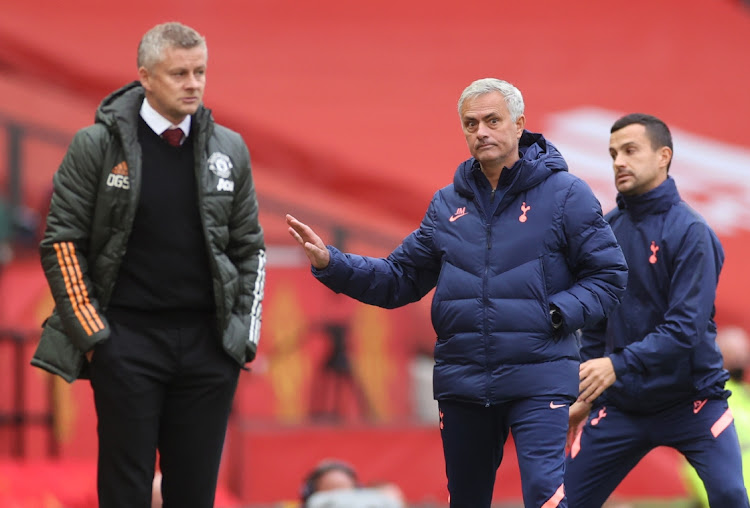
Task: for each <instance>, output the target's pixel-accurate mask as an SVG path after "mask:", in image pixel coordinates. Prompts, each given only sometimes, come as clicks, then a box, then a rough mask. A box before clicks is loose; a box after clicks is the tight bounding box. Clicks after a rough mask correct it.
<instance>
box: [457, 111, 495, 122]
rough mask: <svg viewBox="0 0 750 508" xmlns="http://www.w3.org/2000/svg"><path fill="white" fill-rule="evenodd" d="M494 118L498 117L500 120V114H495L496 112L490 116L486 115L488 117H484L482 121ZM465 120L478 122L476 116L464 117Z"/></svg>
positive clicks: (489, 114)
mask: <svg viewBox="0 0 750 508" xmlns="http://www.w3.org/2000/svg"><path fill="white" fill-rule="evenodd" d="M493 117H498V118H499V117H500V115H499V114H498V113H495V112H492V113H488V114H486V115H484V116H483V117H482V120H489V119H491V118H493ZM463 118H464V120H476V119H477V117H476V116H474V115H464V117H463Z"/></svg>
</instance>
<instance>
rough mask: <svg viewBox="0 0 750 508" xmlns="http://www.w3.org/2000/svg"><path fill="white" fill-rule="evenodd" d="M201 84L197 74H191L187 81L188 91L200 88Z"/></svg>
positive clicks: (201, 81)
mask: <svg viewBox="0 0 750 508" xmlns="http://www.w3.org/2000/svg"><path fill="white" fill-rule="evenodd" d="M202 84H203V78H202V77H201V76H199V75H197V74H194V73H191V74H190V77H189V79H188V80H187V87H188V88H190V89H194V88H200V87H201V86H202Z"/></svg>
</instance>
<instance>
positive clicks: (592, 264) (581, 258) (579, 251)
mask: <svg viewBox="0 0 750 508" xmlns="http://www.w3.org/2000/svg"><path fill="white" fill-rule="evenodd" d="M562 226H563V230H564V234H565V237H566V242H567V253H566V256H567V263H568V266H569V267H570V269H571V271H572V273H573V275H574V276H575V279H576V280H575V282H574V283H573V285H572V286H571V287H570V288H568V289H567V290H565V291H561V292H559V293H557V294H554V295H551V296H550V298H549V301H550V304H552V305H555V306H557V307H558V308H559V309H560V312H561V313H562V315H563V332H564V333H571V332H574V331H576V330H578V329H581V328H583V327H584V326H586V325H593V324H596V323H598V322H600V321H601V320H602V319H604V318H605V317H606V315H607V313H608V312H609V311H610V310H611V309H612V308H614V307H615V305H617V304H618V303H619V302H620V298H621V297H622V295H623V293H624V292H625V284H626V282H627V271H628V270H627V264H626V262H625V256H624V255H623V253H622V249H620V246H619V244H618V243H617V240H616V238H615V235H614V233H613V232H612V229H611V228H610V227H609V224H608V223H607V221H606V220H604V217H603V216H602V212H601V206H600V205H599V201H598V200H597V199H596V197H595V196H594V194H593V193H592V192H591V189H590V188H589V187H588V185H586V183H585V182H583V181H582V180H578V179H577V180H576V181H574V182H573V184H572V185H571V187H570V190H569V192H568V196H567V197H566V199H565V202H564V204H563V217H562Z"/></svg>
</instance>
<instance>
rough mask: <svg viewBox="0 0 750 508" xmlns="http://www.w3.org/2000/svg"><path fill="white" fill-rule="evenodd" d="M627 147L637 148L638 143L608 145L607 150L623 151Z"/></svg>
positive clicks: (627, 142)
mask: <svg viewBox="0 0 750 508" xmlns="http://www.w3.org/2000/svg"><path fill="white" fill-rule="evenodd" d="M629 145H633V146H638V143H636V142H635V141H626V142H624V143H622V144H620V145H619V146H612V145H610V147H609V149H610V150H623V149H625V148H627V147H628V146H629Z"/></svg>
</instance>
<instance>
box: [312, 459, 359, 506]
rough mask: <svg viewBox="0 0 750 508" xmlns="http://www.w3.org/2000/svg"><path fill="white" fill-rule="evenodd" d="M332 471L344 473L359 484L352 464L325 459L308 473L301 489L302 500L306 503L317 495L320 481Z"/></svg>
mask: <svg viewBox="0 0 750 508" xmlns="http://www.w3.org/2000/svg"><path fill="white" fill-rule="evenodd" d="M331 471H342V472H343V473H345V474H346V475H348V476H349V477H350V478H351V479H352V481H353V482H354V484H355V485H358V484H359V481H358V479H357V471H356V470H355V469H354V467H353V466H352V465H351V464H349V463H347V462H344V461H341V460H334V459H325V460H323V461H321V462H319V463H318V465H317V466H315V467H314V468H313V469H312V471H310V472H309V473H307V476H306V477H305V481H304V483H303V484H302V488H300V499H301V500H302V501H303V502H306V501H307V499H308V498H309V497H310V496H312V495H313V494H315V492H317V491H318V480H320V479H321V478H322V477H323V475H325V474H326V473H329V472H331Z"/></svg>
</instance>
